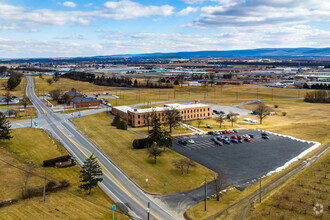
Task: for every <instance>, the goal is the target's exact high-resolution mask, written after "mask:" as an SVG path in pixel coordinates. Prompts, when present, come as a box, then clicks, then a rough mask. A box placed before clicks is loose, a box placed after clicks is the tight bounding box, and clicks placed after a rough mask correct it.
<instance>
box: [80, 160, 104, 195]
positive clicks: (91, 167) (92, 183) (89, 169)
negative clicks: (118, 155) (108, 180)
mask: <svg viewBox="0 0 330 220" xmlns="http://www.w3.org/2000/svg"><path fill="white" fill-rule="evenodd" d="M82 168H83V170H81V171H80V172H81V174H80V178H81V180H80V182H81V183H82V184H81V185H79V188H80V189H83V190H88V191H89V193H88V194H91V191H92V188H94V187H96V186H97V183H98V182H101V181H102V180H103V178H102V177H101V176H102V174H103V173H102V169H101V167H100V165H99V164H98V163H97V161H96V158H95V156H94V154H92V155H91V156H90V157H89V158H87V159H86V160H85V162H84V165H83V166H82Z"/></svg>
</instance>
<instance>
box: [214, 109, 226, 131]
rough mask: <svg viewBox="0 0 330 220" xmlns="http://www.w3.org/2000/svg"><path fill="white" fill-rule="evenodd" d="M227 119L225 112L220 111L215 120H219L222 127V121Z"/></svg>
mask: <svg viewBox="0 0 330 220" xmlns="http://www.w3.org/2000/svg"><path fill="white" fill-rule="evenodd" d="M225 119H226V115H225V114H224V113H222V112H220V113H219V114H218V115H217V116H216V118H215V120H216V122H219V126H220V128H221V126H222V123H223V122H224V121H225Z"/></svg>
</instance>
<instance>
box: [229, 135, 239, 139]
mask: <svg viewBox="0 0 330 220" xmlns="http://www.w3.org/2000/svg"><path fill="white" fill-rule="evenodd" d="M230 138H231V139H238V138H237V136H235V135H233V136H231V137H230Z"/></svg>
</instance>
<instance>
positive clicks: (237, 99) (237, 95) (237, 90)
mask: <svg viewBox="0 0 330 220" xmlns="http://www.w3.org/2000/svg"><path fill="white" fill-rule="evenodd" d="M236 100H238V87H236Z"/></svg>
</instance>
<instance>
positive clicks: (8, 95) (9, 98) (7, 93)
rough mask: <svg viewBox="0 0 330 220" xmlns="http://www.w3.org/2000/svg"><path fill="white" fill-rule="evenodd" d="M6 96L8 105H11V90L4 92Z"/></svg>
mask: <svg viewBox="0 0 330 220" xmlns="http://www.w3.org/2000/svg"><path fill="white" fill-rule="evenodd" d="M4 97H5V101H6V103H7V105H9V102H10V100H11V94H10V92H9V91H8V90H7V92H6V93H5V94H4Z"/></svg>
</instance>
